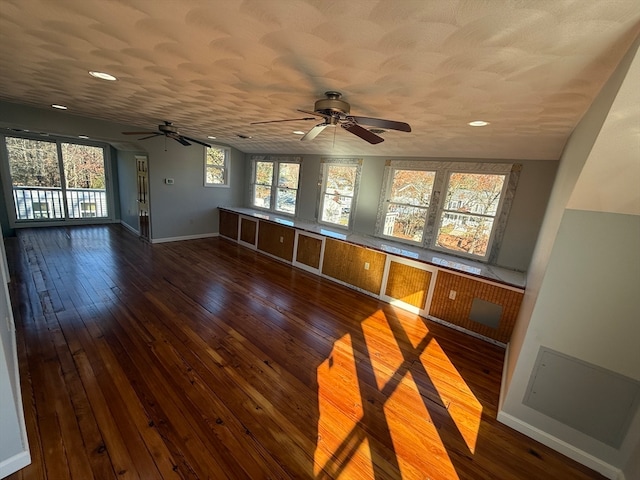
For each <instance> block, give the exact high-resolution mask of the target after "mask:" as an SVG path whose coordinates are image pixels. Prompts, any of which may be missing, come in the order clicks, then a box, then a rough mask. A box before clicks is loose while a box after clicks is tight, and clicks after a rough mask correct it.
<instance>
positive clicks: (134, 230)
mask: <svg viewBox="0 0 640 480" xmlns="http://www.w3.org/2000/svg"><path fill="white" fill-rule="evenodd" d="M120 225H122V226H123V227H124V228H126V229H127V230H129V231H130V232H131V233H133V234H134V235H140V231H139V230H136V229H135V228H133V227H132V226H131V225H129V224H128V223H126V222H125V221H124V220H120Z"/></svg>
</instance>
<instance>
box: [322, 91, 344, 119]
mask: <svg viewBox="0 0 640 480" xmlns="http://www.w3.org/2000/svg"><path fill="white" fill-rule="evenodd" d="M325 95H326V97H327V98H323V99H322V100H318V101H316V103H315V107H314V111H316V112H320V113H325V114H327V115H331V114H332V113H342V114H344V115H348V114H349V111H350V109H351V106H350V105H349V104H348V103H347V102H345V101H344V100H340V97H341V96H342V94H341V93H340V92H333V91H329V92H325Z"/></svg>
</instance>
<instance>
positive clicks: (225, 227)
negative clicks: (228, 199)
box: [220, 210, 239, 240]
mask: <svg viewBox="0 0 640 480" xmlns="http://www.w3.org/2000/svg"><path fill="white" fill-rule="evenodd" d="M238 217H239V215H238V214H237V213H233V212H227V211H226V210H220V235H222V236H223V237H228V238H233V239H234V240H238Z"/></svg>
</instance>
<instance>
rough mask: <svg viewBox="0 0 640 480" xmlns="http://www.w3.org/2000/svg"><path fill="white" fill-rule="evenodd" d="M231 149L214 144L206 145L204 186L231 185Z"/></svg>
mask: <svg viewBox="0 0 640 480" xmlns="http://www.w3.org/2000/svg"><path fill="white" fill-rule="evenodd" d="M230 156H231V151H230V149H228V148H226V147H219V146H217V145H212V146H211V147H205V155H204V186H205V187H228V186H229V161H230V160H229V158H230Z"/></svg>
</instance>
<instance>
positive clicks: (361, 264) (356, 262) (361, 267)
mask: <svg viewBox="0 0 640 480" xmlns="http://www.w3.org/2000/svg"><path fill="white" fill-rule="evenodd" d="M385 259H386V255H384V254H383V253H380V252H376V251H375V250H369V249H368V248H364V247H359V246H357V245H352V244H350V243H346V242H341V241H339V240H333V239H330V238H327V240H326V242H325V246H324V260H323V263H322V273H324V274H325V275H328V276H330V277H332V278H335V279H337V280H340V281H343V282H345V283H348V284H349V285H353V286H355V287H358V288H361V289H363V290H366V291H367V292H371V293H374V294H376V295H378V294H379V293H380V288H381V286H382V275H383V274H384V262H385ZM365 263H369V270H365Z"/></svg>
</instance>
